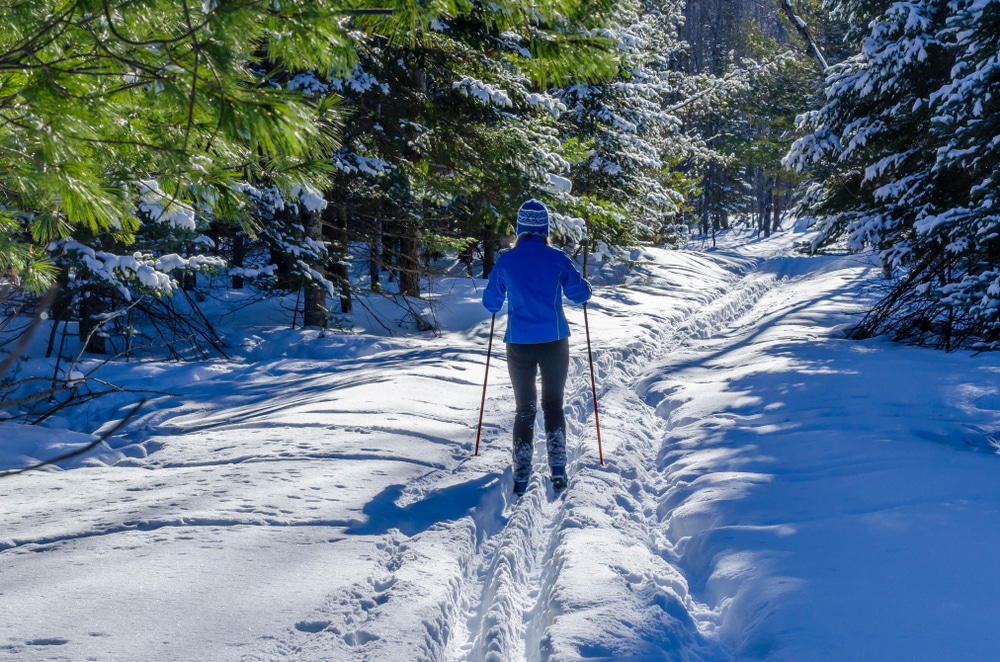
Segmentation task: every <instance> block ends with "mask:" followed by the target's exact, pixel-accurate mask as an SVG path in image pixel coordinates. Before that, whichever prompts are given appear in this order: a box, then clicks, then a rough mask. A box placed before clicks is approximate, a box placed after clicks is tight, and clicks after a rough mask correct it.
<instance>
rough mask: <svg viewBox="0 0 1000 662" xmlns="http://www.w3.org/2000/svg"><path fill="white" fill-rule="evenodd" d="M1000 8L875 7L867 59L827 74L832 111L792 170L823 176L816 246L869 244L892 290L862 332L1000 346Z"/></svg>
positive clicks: (864, 13)
mask: <svg viewBox="0 0 1000 662" xmlns="http://www.w3.org/2000/svg"><path fill="white" fill-rule="evenodd" d="M997 8H998V3H996V2H946V1H944V0H925V1H923V2H917V3H906V4H902V3H899V4H893V5H889V6H882V7H879V6H872V5H871V4H867V3H844V4H842V5H841V6H840V12H841V13H842V14H843V15H844V16H845V17H847V18H851V19H855V20H858V19H860V18H863V17H870V18H871V21H870V23H869V28H868V30H867V32H866V33H865V34H864V35H863V36H862V37H861V40H860V52H859V53H858V54H857V55H855V56H854V57H852V58H849V59H848V60H846V61H845V62H843V63H842V64H840V65H836V66H834V67H832V68H831V72H830V77H829V79H828V81H827V97H828V102H827V104H826V105H825V106H824V107H823V108H822V109H820V110H819V111H816V112H814V113H810V114H808V115H807V116H806V117H805V118H804V123H805V124H806V125H807V126H809V127H810V128H811V129H812V133H811V134H809V135H807V136H806V137H804V138H803V139H801V140H800V141H798V142H797V143H796V144H795V146H794V147H793V149H792V151H791V152H790V154H789V155H788V157H787V159H786V162H787V163H788V164H789V165H790V166H792V167H796V168H800V169H804V170H808V171H809V173H810V174H811V175H812V176H813V177H814V178H815V181H814V184H813V186H812V188H811V191H810V196H809V197H808V198H807V200H806V203H807V204H808V205H809V211H810V212H811V213H814V214H815V215H816V216H817V217H818V218H819V223H818V227H819V229H820V230H821V232H822V234H821V237H820V239H821V240H822V241H834V240H837V239H839V238H845V239H846V241H847V245H848V246H849V247H850V248H852V249H860V248H862V247H864V246H873V247H875V248H876V249H877V250H878V253H879V256H880V258H881V260H882V264H883V266H884V268H885V271H886V274H887V275H890V276H895V278H896V280H895V281H894V282H893V284H892V288H891V290H890V292H889V293H888V294H887V295H886V296H885V297H884V298H883V299H882V301H881V302H880V303H879V304H878V305H877V306H876V308H875V309H874V310H873V311H872V312H871V314H870V315H869V316H868V317H867V318H866V319H865V320H864V321H863V322H862V324H860V325H859V327H858V328H857V329H856V333H857V334H858V335H862V336H864V335H870V334H874V333H883V332H891V333H893V334H894V335H895V336H896V337H897V338H899V339H906V340H913V341H918V342H932V343H937V344H940V345H941V346H944V347H946V348H951V347H956V346H961V345H964V344H968V343H974V342H977V341H980V340H985V341H988V342H990V343H995V342H997V341H998V340H1000V321H998V319H997V315H996V310H997V301H996V297H997V296H998V295H1000V281H997V275H998V260H1000V251H998V248H1000V246H998V244H997V238H998V236H1000V235H998V234H997V233H996V232H995V231H994V228H995V226H996V219H997V216H996V211H995V210H994V209H993V207H992V204H993V200H994V199H995V191H996V187H997V175H996V170H997V165H998V163H997V146H996V144H995V142H996V141H995V136H996V135H997V134H998V130H997V124H996V122H997V120H996V119H995V112H994V113H990V112H989V111H990V110H994V111H995V109H996V103H997V101H996V96H997V93H998V92H1000V90H998V78H1000V77H998V74H997V48H998V44H1000V32H998V31H997V30H996V27H997V11H998V9H997Z"/></svg>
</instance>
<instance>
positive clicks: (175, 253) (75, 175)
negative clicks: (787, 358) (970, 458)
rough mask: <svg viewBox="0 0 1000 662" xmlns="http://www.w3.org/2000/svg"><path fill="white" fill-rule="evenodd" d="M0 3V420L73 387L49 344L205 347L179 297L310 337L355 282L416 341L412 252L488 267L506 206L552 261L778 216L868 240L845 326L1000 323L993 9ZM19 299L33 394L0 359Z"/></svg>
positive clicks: (199, 323) (598, 3) (205, 338)
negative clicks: (868, 257) (544, 206)
mask: <svg viewBox="0 0 1000 662" xmlns="http://www.w3.org/2000/svg"><path fill="white" fill-rule="evenodd" d="M3 9H4V12H3V14H4V22H3V24H2V25H0V172H2V173H3V174H2V175H0V224H2V228H0V270H2V273H3V291H2V293H0V302H2V303H3V305H4V308H3V328H4V331H5V336H4V337H5V338H7V341H6V343H5V347H4V349H5V351H6V352H7V359H5V361H4V363H3V365H2V366H0V378H2V379H4V386H3V388H4V391H5V393H4V398H5V403H4V408H5V409H6V410H7V411H8V412H9V413H8V415H10V416H14V417H24V419H25V420H35V421H37V420H39V418H40V415H39V412H38V410H36V409H35V407H36V406H37V405H38V403H46V404H45V406H46V407H50V405H51V403H52V399H53V397H56V396H57V395H58V396H59V399H62V398H67V397H71V396H73V395H77V394H78V393H79V384H80V382H79V380H78V379H75V378H71V377H72V376H73V371H72V368H71V366H72V357H71V356H66V357H65V358H66V359H67V363H66V364H65V365H63V366H62V368H60V366H59V362H60V360H61V359H63V358H64V357H63V349H62V348H63V347H66V346H71V345H73V343H67V341H66V338H67V336H75V337H77V338H78V339H79V342H80V343H81V344H82V347H83V350H84V351H86V352H89V353H92V354H105V355H108V356H122V355H129V356H142V355H145V354H150V353H152V354H156V355H169V356H172V357H174V358H187V357H205V356H210V355H222V356H225V354H226V347H225V341H224V339H222V338H220V337H218V335H217V334H216V333H215V332H214V330H213V328H214V325H213V320H212V319H209V318H208V317H207V316H205V315H204V314H202V313H201V311H200V308H199V305H198V302H199V301H200V300H201V301H203V300H204V298H205V297H208V296H213V293H214V292H217V291H219V290H220V288H221V289H225V290H233V289H235V290H244V289H247V290H250V291H252V292H253V296H254V297H282V298H288V299H289V300H290V301H293V302H294V303H292V304H291V305H290V306H289V314H288V323H289V324H290V325H291V326H296V325H304V326H318V327H322V328H331V327H334V328H335V327H338V326H339V327H346V326H349V323H348V321H347V319H348V318H347V317H346V315H348V314H349V313H350V312H351V310H352V308H353V306H354V305H356V304H357V303H359V302H360V303H361V304H362V305H363V303H364V299H363V298H361V297H359V295H360V294H364V295H365V296H370V295H379V296H385V297H388V298H390V299H392V300H393V301H394V302H395V303H396V304H397V306H398V307H399V308H400V310H403V311H405V312H404V314H403V315H402V317H400V318H397V319H393V320H385V321H384V323H385V324H386V325H387V326H392V327H393V328H394V329H396V330H398V331H399V332H401V333H406V332H428V331H433V329H434V319H433V308H432V307H429V306H428V305H426V304H427V303H428V302H430V301H433V294H432V292H431V290H432V288H433V276H434V274H435V270H437V269H445V268H449V269H452V270H455V269H465V270H467V272H468V273H469V274H470V275H473V271H474V270H477V271H478V270H480V269H481V271H480V272H478V273H475V274H474V275H476V276H481V275H484V274H487V273H488V272H489V270H490V268H491V266H492V264H493V260H494V259H495V255H496V252H497V251H498V250H500V249H501V248H502V247H503V246H504V245H505V243H506V241H507V240H508V239H509V234H510V232H511V230H512V227H511V220H512V219H513V218H514V214H515V212H516V209H517V207H518V206H519V205H520V203H521V202H523V200H525V199H527V198H529V197H536V198H539V199H542V200H544V201H545V202H547V203H549V204H550V206H551V208H552V210H553V225H554V229H555V236H556V240H557V242H558V243H559V244H560V245H561V246H562V247H563V248H564V249H566V250H567V252H569V253H571V254H573V255H574V256H575V257H578V258H583V259H587V258H588V257H589V258H591V259H602V260H624V259H625V257H624V256H625V255H627V253H626V252H624V251H622V250H621V249H623V248H625V247H628V246H634V245H639V244H644V243H653V244H657V245H666V246H677V245H681V244H683V243H684V242H685V241H686V240H687V237H689V236H690V235H692V234H699V235H702V236H707V235H712V234H713V233H714V232H716V231H718V230H721V229H726V228H729V227H731V226H734V225H749V226H751V227H753V228H754V229H755V230H757V231H759V232H760V233H762V234H765V235H766V234H769V233H770V232H772V231H773V230H774V229H776V228H778V227H780V226H781V225H782V224H783V223H788V222H790V221H789V219H791V218H795V219H797V221H796V222H800V223H805V224H812V225H814V226H815V227H817V228H819V229H820V230H821V232H820V234H819V235H818V238H817V240H815V241H814V242H813V243H811V244H810V245H808V246H804V247H803V250H804V251H806V252H816V251H819V250H874V251H876V252H877V253H878V256H879V258H880V259H881V261H882V264H883V267H884V271H885V292H884V293H883V296H882V297H880V299H879V302H878V304H877V306H876V307H875V308H873V310H872V311H871V312H870V313H869V315H868V316H867V317H865V318H864V320H862V322H861V323H860V324H859V325H858V326H857V327H856V329H855V334H856V335H858V336H865V335H873V334H881V333H891V334H893V335H894V337H897V338H899V339H902V340H908V341H915V342H923V343H928V344H933V345H937V346H941V347H944V348H947V349H951V348H955V347H962V346H969V347H976V348H984V349H989V348H993V347H995V344H996V342H997V341H998V340H1000V317H998V315H997V309H998V308H1000V265H998V262H1000V230H998V229H997V224H998V220H1000V216H998V213H997V209H998V206H997V205H995V204H994V201H995V199H996V192H997V189H998V187H1000V175H998V174H997V160H998V156H1000V127H998V122H1000V120H998V119H997V118H998V117H1000V113H998V112H997V110H998V108H997V105H998V99H1000V94H998V92H1000V90H998V89H997V88H998V87H1000V64H998V40H1000V9H998V3H997V2H990V1H984V0H955V1H952V2H943V1H940V0H937V1H923V0H921V1H917V2H906V3H893V2H884V1H877V0H874V1H873V0H838V1H834V2H831V3H828V4H825V5H824V4H820V3H819V2H816V1H815V0H778V1H777V2H774V1H771V2H765V1H763V0H754V1H752V2H746V1H730V0H708V1H700V0H691V1H689V2H683V1H681V0H649V1H640V2H612V1H610V0H592V1H591V0H546V1H543V2H538V3H528V2H524V1H522V0H501V1H499V2H491V3H480V2H475V1H467V0H433V1H420V2H418V1H416V0H389V1H385V2H382V1H379V2H375V1H373V0H347V1H342V2H332V3H317V2H311V1H306V0H281V1H280V2H279V1H278V0H270V1H259V2H245V1H243V2H226V1H225V0H203V2H200V3H197V2H195V3H192V2H187V0H182V1H181V2H177V1H175V0H143V1H133V0H126V1H123V2H115V3H111V2H107V1H93V0H81V1H76V2H65V1H55V0H46V1H44V2H34V1H32V2H18V1H8V2H4V3H3ZM43 292H48V294H46V295H45V296H44V297H43V296H41V295H42V293H43ZM182 303H183V305H182ZM31 313H35V314H34V322H33V324H35V325H41V326H42V327H43V328H45V329H46V330H47V332H48V334H49V337H48V343H47V353H48V355H49V356H50V357H51V356H54V357H56V369H55V371H54V376H53V378H52V379H51V380H48V381H47V382H46V381H45V380H38V379H36V376H27V377H25V376H20V377H19V376H18V375H17V374H16V370H12V369H11V368H12V366H13V365H14V362H16V360H17V358H18V357H19V354H20V351H21V350H20V348H19V345H18V342H19V340H21V339H23V338H25V337H27V336H28V335H30V333H31V332H32V329H33V328H34V327H32V328H28V327H27V326H25V324H26V322H25V320H26V319H27V317H26V315H30V314H31ZM74 351H75V349H74ZM41 417H44V414H43V415H41Z"/></svg>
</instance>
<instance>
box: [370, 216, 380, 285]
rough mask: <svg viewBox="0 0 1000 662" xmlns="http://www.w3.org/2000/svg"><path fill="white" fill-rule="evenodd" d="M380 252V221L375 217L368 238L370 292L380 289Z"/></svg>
mask: <svg viewBox="0 0 1000 662" xmlns="http://www.w3.org/2000/svg"><path fill="white" fill-rule="evenodd" d="M381 253H382V221H380V220H379V219H377V218H376V219H375V221H374V226H373V227H372V231H371V235H370V236H369V238H368V278H369V280H370V281H371V288H372V292H381V291H382V265H381Z"/></svg>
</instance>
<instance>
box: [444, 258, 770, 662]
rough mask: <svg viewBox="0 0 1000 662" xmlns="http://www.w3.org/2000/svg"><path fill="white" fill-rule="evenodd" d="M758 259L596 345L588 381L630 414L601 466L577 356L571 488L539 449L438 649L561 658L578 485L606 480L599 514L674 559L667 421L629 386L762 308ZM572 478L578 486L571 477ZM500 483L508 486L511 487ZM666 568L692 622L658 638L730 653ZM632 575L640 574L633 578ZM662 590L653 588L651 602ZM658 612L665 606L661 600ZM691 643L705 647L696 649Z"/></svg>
mask: <svg viewBox="0 0 1000 662" xmlns="http://www.w3.org/2000/svg"><path fill="white" fill-rule="evenodd" d="M756 264H757V262H756V261H749V262H747V263H744V265H742V269H740V270H738V271H737V272H736V273H734V275H733V279H732V280H731V282H730V283H729V288H728V289H726V290H724V291H722V292H720V293H718V295H717V296H716V297H715V298H714V299H713V300H711V301H709V302H707V303H706V304H705V305H704V306H698V307H696V309H695V311H694V312H692V313H691V314H689V315H687V316H686V317H684V318H683V319H681V320H679V321H672V320H669V319H668V320H661V321H660V323H659V324H658V325H657V326H656V327H655V328H653V329H650V330H649V333H648V337H647V338H644V339H640V340H637V341H634V342H633V343H631V344H629V345H627V346H624V347H617V348H610V347H600V346H599V347H598V349H597V351H595V358H596V360H595V365H594V369H595V372H596V373H597V382H598V383H599V384H601V387H600V392H599V393H598V399H599V401H602V400H604V399H606V398H610V397H613V398H616V399H618V400H627V401H631V402H625V403H619V405H618V406H619V407H623V408H625V409H626V410H629V411H631V412H633V413H634V414H635V419H634V420H633V422H632V425H630V426H628V429H617V428H616V426H615V425H616V423H617V424H619V425H620V424H621V422H616V423H612V426H611V427H607V428H605V430H604V434H603V435H602V436H603V437H604V438H605V439H607V438H609V437H620V438H622V439H630V440H629V441H625V442H624V443H623V444H622V445H621V446H620V447H619V448H617V449H616V450H615V451H614V453H613V455H612V456H611V457H609V456H608V452H607V451H608V449H605V459H606V463H607V469H596V468H593V469H592V468H590V467H593V466H594V465H596V464H597V462H596V459H597V458H596V457H595V453H594V452H593V450H594V446H595V445H596V433H595V431H594V421H593V415H592V409H593V407H592V396H591V393H590V389H589V388H587V387H589V374H588V371H589V367H588V365H587V362H586V360H584V359H581V358H577V359H576V360H575V361H574V363H573V365H572V367H571V374H570V378H569V380H568V383H569V384H580V385H583V386H582V387H579V388H578V389H577V390H576V391H575V392H573V393H572V394H570V396H569V397H568V398H567V403H566V409H567V433H568V434H567V436H568V437H569V439H571V440H573V439H575V440H577V443H576V444H575V445H573V446H572V447H571V448H570V449H569V450H570V458H571V459H570V475H571V485H570V488H569V489H568V490H567V491H566V492H565V493H564V494H562V495H558V496H557V495H554V494H553V492H552V488H551V486H550V485H549V484H548V481H547V480H546V479H544V478H543V476H544V473H545V462H544V452H542V451H537V454H536V472H535V475H534V476H533V479H532V482H531V484H530V486H529V490H528V492H527V493H526V495H525V496H524V497H522V499H520V500H519V501H516V502H514V503H513V504H507V507H506V510H505V512H504V517H505V518H506V522H505V525H504V526H503V527H502V528H501V529H500V530H499V531H498V532H497V533H496V534H494V535H492V536H488V537H486V538H485V539H484V540H483V542H482V543H481V544H480V546H479V550H478V552H477V554H476V556H475V557H474V558H473V559H471V561H472V563H473V564H474V567H473V568H471V569H470V570H467V572H466V580H465V586H464V587H463V590H462V605H463V614H464V620H465V623H466V625H465V627H464V628H460V629H459V632H456V634H458V635H464V636H457V637H456V638H455V640H454V641H453V642H452V643H451V645H450V646H448V648H447V649H446V656H445V658H444V659H447V660H454V661H458V660H485V661H487V662H501V661H505V660H529V661H533V660H554V659H563V658H564V655H562V654H560V653H559V651H557V650H556V649H557V648H558V646H557V645H556V644H555V643H554V642H553V641H551V635H550V633H549V632H548V629H549V626H550V625H552V623H553V622H554V620H555V619H557V618H558V617H559V616H560V615H561V614H562V613H563V611H564V607H566V606H569V605H564V604H562V603H563V602H564V600H563V599H562V598H561V596H560V587H559V578H560V572H561V569H562V568H563V566H564V561H566V559H565V557H566V556H567V555H569V554H572V552H573V549H574V546H575V544H576V543H575V540H574V539H575V538H577V537H578V536H577V535H575V534H577V533H579V532H580V530H581V529H586V528H588V525H587V521H586V520H587V518H588V517H593V514H592V513H587V514H584V515H583V516H582V517H581V516H580V515H578V514H577V513H576V512H575V511H576V505H577V504H576V501H577V500H576V499H574V491H575V490H591V489H596V490H599V491H603V492H609V490H608V488H609V487H610V488H611V490H610V492H611V493H612V494H611V498H609V501H610V503H609V504H608V506H607V511H606V513H605V516H610V517H612V518H614V519H618V520H621V521H620V522H619V523H618V524H617V525H616V526H615V528H616V529H619V530H621V529H626V530H627V531H628V532H629V536H630V537H634V538H635V540H636V541H638V542H639V543H645V544H646V545H649V546H650V547H651V548H655V550H656V553H657V554H658V555H659V556H660V557H661V558H664V559H665V560H667V561H668V562H673V563H675V564H676V563H677V562H678V557H677V554H676V552H675V551H674V550H673V549H672V546H671V545H670V543H669V541H668V540H666V539H665V536H664V535H663V533H662V530H663V529H664V528H665V527H666V525H667V524H668V523H669V519H670V513H669V511H668V512H662V509H661V508H660V507H659V502H660V501H661V499H662V496H663V494H664V493H666V492H668V491H669V489H670V486H669V485H668V484H667V483H666V479H663V478H658V477H657V476H656V475H655V474H656V469H657V468H658V466H659V464H660V462H659V457H658V456H659V454H660V450H661V445H662V440H663V438H664V437H665V436H666V435H667V434H668V433H669V430H670V428H671V427H672V425H671V423H669V422H668V421H667V420H666V419H667V417H668V415H669V410H667V409H664V408H663V407H660V406H658V405H659V404H660V402H659V401H658V398H656V397H654V398H653V399H652V400H644V399H643V398H641V397H640V396H639V395H638V394H639V393H643V392H644V391H645V389H644V385H643V384H642V383H641V382H640V383H638V384H637V383H636V382H637V378H638V377H639V376H641V375H643V374H649V373H650V365H651V364H655V363H656V362H657V361H658V360H662V358H663V357H666V356H669V354H670V353H671V352H672V351H673V350H675V349H677V348H678V347H680V346H682V345H684V344H685V343H687V342H689V341H690V340H692V339H705V338H709V337H711V336H713V335H716V334H718V333H720V332H723V331H725V330H727V329H731V328H734V327H735V328H739V327H742V326H744V325H746V324H748V323H752V321H754V320H755V319H757V318H759V316H760V315H761V314H762V313H754V306H755V305H756V304H757V303H758V302H759V301H760V299H761V298H762V297H763V296H765V295H766V294H767V293H768V292H770V291H771V290H772V289H773V288H774V287H775V286H776V285H777V284H778V283H779V279H778V278H776V277H775V275H773V274H757V273H754V272H753V267H754V266H756ZM654 374H655V372H654ZM508 400H509V398H508ZM504 404H507V403H504ZM606 425H607V422H606ZM501 443H502V441H501ZM640 473H641V474H642V476H641V477H640V476H639V474H640ZM574 482H576V483H578V484H577V485H576V486H574V485H573V483H574ZM595 483H598V484H597V485H595ZM599 483H604V484H605V485H603V486H601V485H600V484H599ZM649 486H654V488H653V490H652V492H649V491H648V490H649ZM504 487H505V488H506V489H509V486H506V485H505V486H504ZM602 487H603V489H602ZM671 569H672V570H673V571H674V573H673V576H671V573H670V572H667V573H664V576H660V577H656V578H654V579H655V582H654V583H659V584H663V585H665V586H667V587H668V588H670V589H673V593H674V596H675V597H676V598H677V599H678V600H679V601H681V602H683V603H684V604H683V606H684V609H685V610H687V612H688V613H690V614H691V616H692V619H693V620H692V623H693V624H694V627H695V628H697V632H691V633H688V634H689V635H690V636H689V637H685V635H684V634H683V633H682V635H680V636H679V637H678V638H676V639H675V640H670V639H669V638H667V639H668V640H667V641H664V642H661V643H664V644H666V645H667V646H668V647H671V646H675V645H686V646H688V647H689V650H674V651H673V653H675V654H676V655H677V658H676V659H685V660H687V659H723V658H728V654H727V652H726V651H725V650H724V647H718V646H713V645H712V644H711V643H708V642H706V641H705V640H704V639H703V638H702V637H701V636H699V634H707V633H713V632H714V631H715V629H716V626H717V624H716V622H715V621H716V620H717V616H718V610H717V609H716V608H714V607H710V606H707V605H704V604H701V603H698V602H697V598H696V597H695V596H692V595H690V593H689V592H688V590H687V581H686V579H685V578H684V577H683V572H682V571H681V569H680V568H678V567H676V566H673V567H672V568H671ZM626 572H627V571H626ZM630 579H631V580H632V581H637V578H636V577H630ZM647 579H648V578H647ZM638 581H639V582H641V581H642V578H638ZM659 599H661V598H659V597H657V596H652V600H653V601H654V602H656V601H657V600H659ZM667 602H669V600H667V599H664V603H667ZM664 610H665V611H668V612H669V611H670V607H669V606H668V607H664ZM682 620H683V619H682ZM697 649H703V653H704V656H702V655H701V654H700V653H699V652H698V650H697ZM602 652H603V653H606V657H607V658H609V659H610V658H611V657H613V656H614V651H613V650H611V649H608V650H606V651H595V650H590V651H588V653H590V654H588V655H587V658H588V659H598V658H597V657H596V654H600V653H602ZM649 654H650V657H649V659H654V658H655V659H664V658H663V657H662V649H661V650H658V651H652V650H650V653H649ZM642 657H643V658H645V657H646V656H642ZM567 659H568V658H567ZM630 659H640V656H630Z"/></svg>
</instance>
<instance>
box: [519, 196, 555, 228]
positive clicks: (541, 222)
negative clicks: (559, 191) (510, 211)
mask: <svg viewBox="0 0 1000 662" xmlns="http://www.w3.org/2000/svg"><path fill="white" fill-rule="evenodd" d="M525 232H535V233H538V234H543V235H545V236H548V234H549V210H548V209H546V207H545V205H544V204H542V203H541V202H539V201H538V200H535V199H534V198H532V199H531V200H528V201H527V202H525V203H524V204H523V205H521V208H520V209H518V210H517V234H523V233H525Z"/></svg>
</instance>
